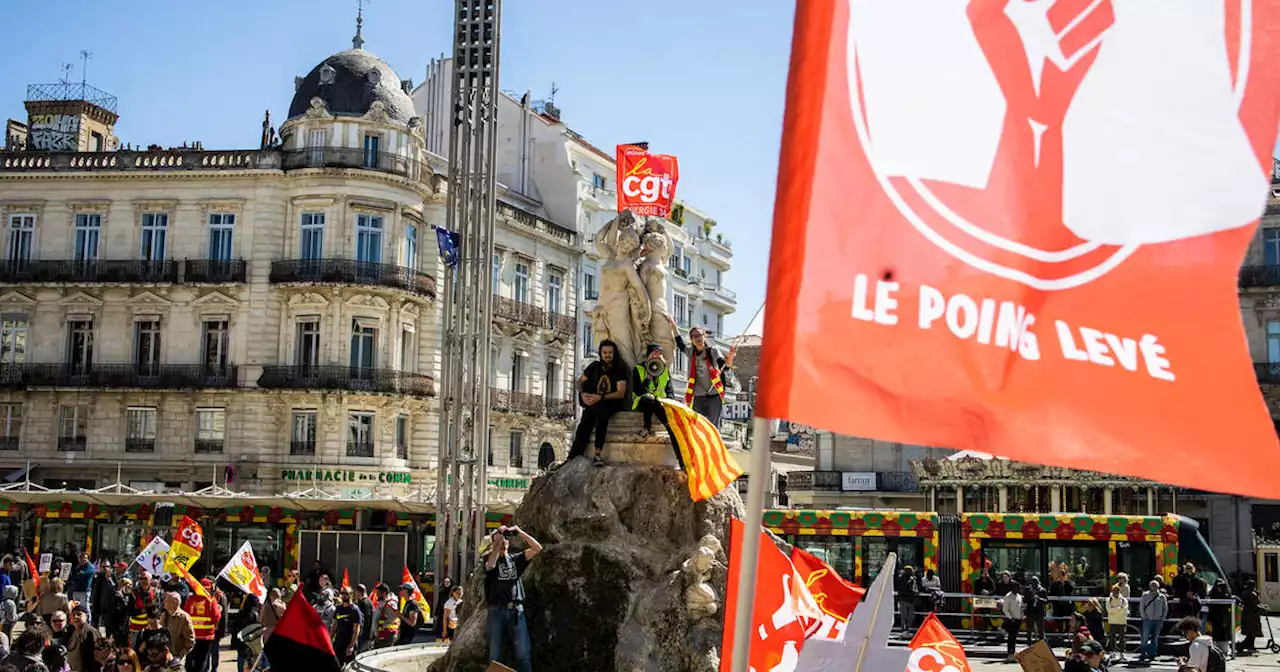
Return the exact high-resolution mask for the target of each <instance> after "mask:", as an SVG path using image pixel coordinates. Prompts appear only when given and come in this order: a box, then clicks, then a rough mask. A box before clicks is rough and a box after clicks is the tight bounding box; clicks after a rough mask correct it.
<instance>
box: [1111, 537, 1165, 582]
mask: <svg viewBox="0 0 1280 672" xmlns="http://www.w3.org/2000/svg"><path fill="white" fill-rule="evenodd" d="M1116 571H1117V572H1124V573H1125V574H1128V575H1129V585H1131V586H1135V588H1134V590H1135V591H1138V592H1140V591H1142V590H1146V585H1147V582H1148V581H1150V580H1151V579H1152V578H1154V577H1155V575H1156V574H1158V573H1159V572H1158V571H1157V570H1156V547H1155V544H1152V543H1151V542H1149V541H1118V542H1116Z"/></svg>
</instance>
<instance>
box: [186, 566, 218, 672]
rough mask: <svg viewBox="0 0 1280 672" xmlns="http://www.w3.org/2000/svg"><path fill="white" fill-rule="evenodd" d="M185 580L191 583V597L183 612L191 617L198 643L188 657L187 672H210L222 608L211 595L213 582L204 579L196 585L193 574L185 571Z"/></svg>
mask: <svg viewBox="0 0 1280 672" xmlns="http://www.w3.org/2000/svg"><path fill="white" fill-rule="evenodd" d="M183 578H185V579H187V580H188V582H190V583H191V596H190V597H188V598H187V602H186V604H184V605H183V606H182V610H183V611H185V612H187V615H189V616H190V617H191V626H192V628H193V629H194V630H195V637H196V642H195V645H194V646H193V647H192V649H191V653H190V654H188V655H187V672H209V670H210V669H211V668H212V664H213V659H212V655H213V649H214V643H215V642H216V641H217V637H216V631H217V628H218V622H219V621H221V620H222V607H221V606H220V605H219V604H218V601H217V599H216V598H214V597H213V595H212V594H211V593H212V591H213V582H212V581H210V580H209V579H207V578H206V579H202V580H201V581H200V582H198V583H196V582H194V581H192V579H191V574H189V573H187V572H186V571H185V570H184V571H183Z"/></svg>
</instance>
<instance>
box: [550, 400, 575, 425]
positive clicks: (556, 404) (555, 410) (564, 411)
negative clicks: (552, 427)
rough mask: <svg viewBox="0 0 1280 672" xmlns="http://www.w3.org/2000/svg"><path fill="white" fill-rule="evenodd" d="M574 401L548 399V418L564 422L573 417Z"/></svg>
mask: <svg viewBox="0 0 1280 672" xmlns="http://www.w3.org/2000/svg"><path fill="white" fill-rule="evenodd" d="M573 406H574V404H573V400H572V399H547V417H548V418H556V419H560V420H563V419H564V418H572V417H573Z"/></svg>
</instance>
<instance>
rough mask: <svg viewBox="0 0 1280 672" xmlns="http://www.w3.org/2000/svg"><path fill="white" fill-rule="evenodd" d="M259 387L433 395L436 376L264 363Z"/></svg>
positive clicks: (420, 395)
mask: <svg viewBox="0 0 1280 672" xmlns="http://www.w3.org/2000/svg"><path fill="white" fill-rule="evenodd" d="M258 387H262V388H267V389H282V390H347V391H352V392H370V393H379V394H408V395H413V396H418V397H434V396H435V394H436V387H435V379H433V378H432V377H431V376H427V375H423V374H420V373H408V372H405V371H396V370H394V369H365V368H359V367H351V366H264V367H262V376H261V377H259V378H258Z"/></svg>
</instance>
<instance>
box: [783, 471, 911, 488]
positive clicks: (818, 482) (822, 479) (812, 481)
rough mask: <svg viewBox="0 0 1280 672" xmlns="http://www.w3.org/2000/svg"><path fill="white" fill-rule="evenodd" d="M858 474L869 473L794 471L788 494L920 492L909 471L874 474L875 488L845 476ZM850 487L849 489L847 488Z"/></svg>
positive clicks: (862, 481)
mask: <svg viewBox="0 0 1280 672" xmlns="http://www.w3.org/2000/svg"><path fill="white" fill-rule="evenodd" d="M846 473H849V474H853V473H857V474H859V475H860V476H861V475H864V474H867V475H869V472H842V471H828V470H821V469H815V470H813V471H793V472H791V473H789V474H787V491H788V492H852V493H857V492H920V483H919V482H918V481H917V480H916V477H915V474H912V473H911V472H909V471H878V472H874V476H875V487H874V488H870V487H867V486H868V485H870V484H869V483H867V482H866V481H865V479H861V478H858V479H848V480H849V481H850V482H849V483H848V484H846V482H845V481H846V478H845V474H846ZM846 486H849V487H846Z"/></svg>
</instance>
